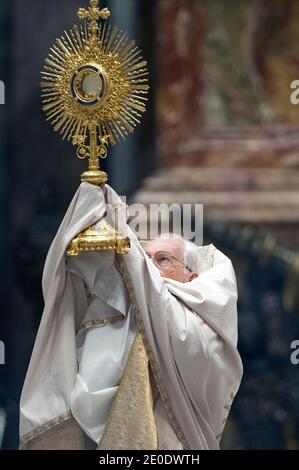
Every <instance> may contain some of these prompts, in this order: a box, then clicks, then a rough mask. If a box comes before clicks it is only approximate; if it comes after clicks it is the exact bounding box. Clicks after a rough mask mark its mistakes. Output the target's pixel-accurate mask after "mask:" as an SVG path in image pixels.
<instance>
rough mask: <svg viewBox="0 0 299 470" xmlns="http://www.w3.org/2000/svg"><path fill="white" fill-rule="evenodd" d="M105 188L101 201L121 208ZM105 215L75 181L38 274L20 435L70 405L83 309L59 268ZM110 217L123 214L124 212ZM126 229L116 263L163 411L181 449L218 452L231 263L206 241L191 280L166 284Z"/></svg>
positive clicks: (226, 379) (235, 369)
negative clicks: (37, 311)
mask: <svg viewBox="0 0 299 470" xmlns="http://www.w3.org/2000/svg"><path fill="white" fill-rule="evenodd" d="M106 188H107V196H106V197H107V200H108V203H109V204H110V205H112V206H113V207H117V206H118V205H123V203H122V201H121V200H120V198H119V197H118V195H117V194H116V193H115V191H113V189H112V188H110V187H109V186H108V185H106ZM105 213H106V202H105V197H104V193H103V189H102V188H101V187H96V186H93V185H91V184H89V183H82V184H81V185H80V187H79V189H78V191H77V193H76V195H75V196H74V198H73V200H72V202H71V204H70V206H69V209H68V211H67V213H66V215H65V217H64V220H63V222H62V224H61V226H60V228H59V230H58V232H57V235H56V237H55V239H54V241H53V243H52V246H51V248H50V250H49V253H48V256H47V260H46V263H45V269H44V274H43V295H44V301H45V307H44V312H43V316H42V320H41V323H40V327H39V330H38V334H37V338H36V341H35V345H34V349H33V353H32V357H31V361H30V364H29V369H28V372H27V376H26V380H25V383H24V387H23V391H22V396H21V404H20V408H21V409H20V436H21V438H25V439H26V436H28V435H30V434H32V433H34V431H35V430H36V429H42V428H43V426H44V425H46V424H47V423H49V422H51V421H52V420H54V421H55V420H56V419H58V418H59V417H61V416H64V415H66V414H67V413H68V412H69V410H70V398H71V394H72V392H73V390H74V387H75V384H76V376H77V373H78V365H77V354H76V353H77V351H76V332H77V331H78V328H79V327H80V325H81V322H82V320H83V318H84V316H85V313H86V309H87V307H88V306H87V301H86V294H85V290H84V286H83V283H82V281H81V280H80V278H79V277H77V276H72V274H71V273H70V272H69V271H68V270H67V269H66V258H65V252H66V249H67V247H68V245H69V243H70V241H71V240H72V239H73V238H74V237H75V236H76V235H77V234H78V233H79V232H81V231H82V230H83V229H85V228H87V227H88V226H90V225H93V224H95V223H96V222H97V221H99V220H100V219H101V218H102V217H103V216H104V215H105ZM117 213H118V217H120V218H121V217H123V218H125V217H126V215H125V210H123V212H122V210H119V211H118V212H117ZM126 229H127V236H129V238H130V239H131V250H130V251H129V253H128V254H127V255H125V256H124V257H123V260H124V263H125V266H126V271H127V273H128V278H129V284H130V288H131V291H133V294H134V298H135V302H136V305H135V306H137V307H136V308H137V309H138V311H139V327H140V328H141V330H142V331H143V335H144V341H145V343H146V344H147V347H148V348H149V349H150V352H151V353H152V358H153V359H151V358H150V361H151V360H153V361H154V362H155V365H156V367H155V368H154V369H155V370H156V373H158V374H159V377H160V379H161V381H162V387H163V389H164V392H165V393H163V397H164V398H163V399H164V400H165V401H167V409H171V410H172V412H173V416H174V420H175V422H176V423H177V425H178V426H179V427H180V430H181V431H182V434H183V435H184V438H185V440H186V442H187V443H188V447H190V448H191V449H199V450H200V449H218V448H219V439H220V436H221V433H222V431H223V428H224V423H225V420H226V418H227V415H228V410H229V409H230V406H231V404H232V401H233V399H234V396H235V394H236V393H237V391H238V388H239V385H240V381H241V378H242V372H243V370H242V363H241V359H240V356H239V354H238V351H237V307H236V304H237V285H236V279H235V274H234V270H233V267H232V264H231V261H230V260H229V259H228V258H227V257H226V256H225V255H224V254H222V253H221V252H220V251H219V250H217V249H216V248H215V247H214V246H213V245H210V246H207V247H199V248H198V273H199V276H198V277H197V278H196V279H194V280H193V281H191V282H189V283H180V282H176V281H172V280H168V279H165V278H162V277H161V276H160V273H159V271H158V269H157V268H156V267H155V265H154V264H153V263H152V262H151V261H150V260H149V259H148V257H147V256H146V254H145V252H144V250H143V248H142V247H141V245H140V243H139V241H138V239H137V237H136V236H135V234H134V233H133V232H132V231H131V229H130V228H129V226H126ZM98 269H100V266H98ZM103 282H104V280H103ZM160 386H161V384H160ZM160 391H161V390H160ZM165 397H166V398H165ZM173 416H172V419H173Z"/></svg>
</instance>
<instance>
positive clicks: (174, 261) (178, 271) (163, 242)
mask: <svg viewBox="0 0 299 470" xmlns="http://www.w3.org/2000/svg"><path fill="white" fill-rule="evenodd" d="M144 249H145V252H146V253H147V254H148V256H149V257H150V258H151V259H154V258H155V259H156V260H158V261H160V259H161V266H160V265H157V268H158V269H159V271H160V274H161V276H163V277H166V278H168V279H174V280H175V281H179V282H189V281H192V279H194V278H195V277H197V274H196V273H194V272H189V271H188V270H187V269H186V264H185V246H184V242H183V241H182V240H178V239H174V238H158V239H156V240H152V241H150V242H148V243H147V244H146V245H145V247H144ZM163 252H164V253H169V254H170V255H171V256H170V257H168V258H167V259H166V260H165V261H168V259H170V263H169V265H167V267H163V264H164V260H163ZM159 264H160V263H159ZM165 264H167V263H165Z"/></svg>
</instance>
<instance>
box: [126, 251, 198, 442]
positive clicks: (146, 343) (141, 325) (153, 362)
mask: <svg viewBox="0 0 299 470" xmlns="http://www.w3.org/2000/svg"><path fill="white" fill-rule="evenodd" d="M117 259H118V261H119V269H120V270H121V273H122V275H123V277H124V280H125V283H126V286H127V288H128V292H129V296H130V299H131V302H132V305H133V307H134V310H135V314H136V318H137V321H138V326H139V329H140V333H141V335H142V340H143V343H144V346H145V350H146V353H147V357H148V358H149V362H150V365H151V368H152V372H153V375H154V377H155V380H156V383H157V387H158V389H159V392H160V395H161V398H162V401H163V403H164V405H165V408H166V411H167V413H168V416H169V418H170V420H171V423H172V425H173V427H174V430H175V432H176V435H177V437H178V439H179V440H180V442H181V443H182V445H183V448H184V450H190V449H191V447H190V445H189V444H188V442H187V439H186V437H185V435H184V433H183V430H182V428H181V426H180V424H179V422H178V420H177V418H176V416H175V413H174V411H173V408H172V405H171V403H170V400H169V397H168V393H167V391H166V388H165V385H164V380H163V378H162V375H161V371H160V369H159V366H158V364H157V361H156V358H155V356H154V353H153V352H152V348H151V345H150V343H149V341H148V339H147V335H146V332H145V328H144V323H143V318H142V315H141V312H140V309H139V305H138V302H137V299H136V296H135V292H134V288H133V285H132V281H131V278H130V276H129V273H128V270H127V266H126V264H125V262H124V260H123V258H122V257H121V256H117Z"/></svg>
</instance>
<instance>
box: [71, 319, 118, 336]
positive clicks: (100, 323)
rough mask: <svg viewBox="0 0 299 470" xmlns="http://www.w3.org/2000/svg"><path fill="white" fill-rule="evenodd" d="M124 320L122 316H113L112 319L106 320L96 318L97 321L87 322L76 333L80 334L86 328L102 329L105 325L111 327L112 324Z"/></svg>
mask: <svg viewBox="0 0 299 470" xmlns="http://www.w3.org/2000/svg"><path fill="white" fill-rule="evenodd" d="M123 319H124V316H123V315H121V314H120V315H115V316H113V317H107V318H98V319H97V320H89V321H86V322H84V323H82V325H81V326H80V328H79V330H78V333H82V331H84V330H87V329H88V328H92V327H94V326H97V327H104V326H107V325H112V324H113V323H117V322H119V321H122V320H123Z"/></svg>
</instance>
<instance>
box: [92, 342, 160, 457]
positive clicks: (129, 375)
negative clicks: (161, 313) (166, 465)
mask: <svg viewBox="0 0 299 470" xmlns="http://www.w3.org/2000/svg"><path fill="white" fill-rule="evenodd" d="M153 408H154V399H153V394H152V387H151V382H150V375H149V361H148V358H147V354H146V351H145V348H144V345H143V341H142V337H141V334H140V333H137V334H136V337H135V340H134V343H133V345H132V348H131V351H130V354H129V358H128V362H127V366H126V369H125V372H124V374H123V376H122V379H121V382H120V385H119V387H118V390H117V393H116V396H115V398H114V401H113V405H112V408H111V412H110V415H109V418H108V421H107V424H106V428H105V430H104V433H103V436H102V439H101V441H100V443H99V445H98V447H97V450H124V449H126V450H155V449H157V448H158V438H157V429H156V424H155V418H154V411H153Z"/></svg>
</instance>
